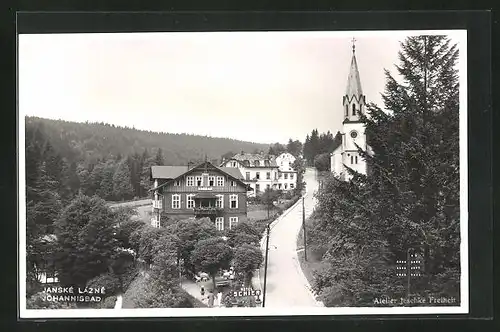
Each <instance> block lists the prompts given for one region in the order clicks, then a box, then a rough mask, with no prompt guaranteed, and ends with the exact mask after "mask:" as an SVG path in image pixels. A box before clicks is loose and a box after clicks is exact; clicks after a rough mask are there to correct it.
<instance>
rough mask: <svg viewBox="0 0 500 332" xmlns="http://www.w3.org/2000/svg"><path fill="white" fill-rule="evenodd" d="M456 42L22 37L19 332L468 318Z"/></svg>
mask: <svg viewBox="0 0 500 332" xmlns="http://www.w3.org/2000/svg"><path fill="white" fill-rule="evenodd" d="M466 55H467V32H466V30H411V31H410V30H406V31H405V30H399V31H396V30H393V31H390V30H388V31H355V30H353V31H246V32H241V31H240V32H237V31H224V32H154V33H153V32H137V33H65V34H58V33H51V34H48V33H47V34H20V35H19V36H18V91H19V92H18V98H19V100H18V114H19V115H18V122H19V123H18V133H19V137H18V139H19V246H20V247H19V250H20V257H21V258H20V262H19V265H20V266H19V271H20V274H19V276H20V281H19V282H20V316H21V318H60V317H61V318H64V317H184V316H281V315H370V314H455V313H456V314H464V313H468V312H469V311H468V310H469V303H468V302H469V300H468V294H469V281H468V251H467V250H468V233H467V232H468V211H467V200H468V197H467V184H468V182H467V181H468V180H467V117H466V116H467V90H466V89H467V81H466V78H467V66H466Z"/></svg>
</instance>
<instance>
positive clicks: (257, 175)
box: [255, 172, 260, 180]
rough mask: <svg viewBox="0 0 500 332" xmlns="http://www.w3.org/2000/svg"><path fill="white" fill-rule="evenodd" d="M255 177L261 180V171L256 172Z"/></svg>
mask: <svg viewBox="0 0 500 332" xmlns="http://www.w3.org/2000/svg"><path fill="white" fill-rule="evenodd" d="M255 178H256V179H257V180H259V179H260V172H255Z"/></svg>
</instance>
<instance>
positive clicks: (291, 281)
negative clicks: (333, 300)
mask: <svg viewBox="0 0 500 332" xmlns="http://www.w3.org/2000/svg"><path fill="white" fill-rule="evenodd" d="M304 181H305V182H306V190H307V193H306V195H305V196H304V206H305V214H306V218H307V217H308V216H309V215H310V214H311V213H312V211H313V208H314V205H315V203H316V199H315V198H314V197H313V195H314V193H315V192H316V190H317V189H318V181H317V179H316V172H315V169H313V168H307V169H306V172H305V174H304ZM301 227H302V200H299V201H298V203H297V204H296V205H295V206H293V207H292V208H291V209H290V210H289V211H288V212H287V213H286V214H284V215H282V216H281V217H280V218H279V219H278V220H277V221H276V222H275V223H273V224H271V231H270V237H269V256H268V267H267V289H266V293H267V294H266V303H265V306H266V307H273V308H286V307H318V306H322V303H321V302H318V301H316V300H315V298H314V296H313V294H312V292H311V291H310V285H309V284H308V282H307V279H306V277H305V276H304V274H303V273H302V269H301V267H300V263H299V261H298V256H297V236H298V234H299V232H300V229H301ZM262 245H263V251H265V237H264V239H263V241H262ZM262 272H263V270H262ZM260 278H261V282H264V275H263V273H262V274H261V275H260Z"/></svg>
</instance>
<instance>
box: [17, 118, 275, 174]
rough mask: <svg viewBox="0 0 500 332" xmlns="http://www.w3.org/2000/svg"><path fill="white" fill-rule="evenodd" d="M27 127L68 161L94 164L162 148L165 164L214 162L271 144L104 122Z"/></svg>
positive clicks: (40, 122) (37, 121)
mask: <svg viewBox="0 0 500 332" xmlns="http://www.w3.org/2000/svg"><path fill="white" fill-rule="evenodd" d="M26 128H27V129H28V128H31V129H36V128H40V130H41V131H42V132H43V133H44V134H45V135H46V137H47V139H48V140H49V141H50V143H51V144H52V146H53V147H54V150H55V151H56V152H57V153H59V154H60V155H61V156H62V157H63V158H65V159H67V160H68V161H69V162H72V161H78V162H80V161H85V162H88V163H92V162H95V161H96V160H97V159H102V158H110V157H117V156H126V155H132V154H134V153H136V152H137V153H142V152H143V151H144V149H148V150H149V151H150V152H151V151H155V150H157V149H158V148H161V149H162V151H163V158H164V161H165V163H166V164H168V165H185V164H186V163H187V162H188V161H190V160H191V161H194V160H201V159H204V158H205V154H206V155H207V157H208V158H209V160H212V159H220V157H221V156H222V155H223V154H225V153H227V152H228V151H232V152H234V153H238V152H240V151H246V152H253V151H254V150H256V149H257V150H263V151H267V150H268V148H269V144H257V143H250V142H243V141H238V140H234V139H228V138H213V137H207V136H196V135H188V134H168V133H158V132H151V131H145V130H137V129H133V128H127V127H125V128H124V127H117V126H115V125H110V124H105V123H76V122H68V121H62V120H50V119H43V118H37V117H26ZM27 132H28V130H27Z"/></svg>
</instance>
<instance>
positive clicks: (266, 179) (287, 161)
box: [221, 152, 297, 196]
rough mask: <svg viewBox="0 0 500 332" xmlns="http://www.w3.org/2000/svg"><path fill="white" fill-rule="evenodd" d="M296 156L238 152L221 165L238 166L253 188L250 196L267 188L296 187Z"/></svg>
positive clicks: (290, 188)
mask: <svg viewBox="0 0 500 332" xmlns="http://www.w3.org/2000/svg"><path fill="white" fill-rule="evenodd" d="M294 161H295V157H294V156H293V155H291V154H289V153H282V154H281V155H279V156H278V157H276V156H274V155H268V154H264V153H244V152H241V153H238V154H236V155H234V156H233V157H232V158H230V159H228V160H224V161H223V163H222V164H221V166H224V167H232V168H238V169H239V170H240V171H241V173H242V174H243V176H244V181H245V183H246V184H248V185H249V186H250V187H251V188H252V189H253V190H252V191H250V192H249V196H255V195H258V194H260V193H263V192H264V191H265V190H266V189H267V188H270V189H277V190H283V191H288V190H292V189H294V188H295V186H296V183H297V172H296V171H295V170H294V169H293V167H292V164H293V162H294Z"/></svg>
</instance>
